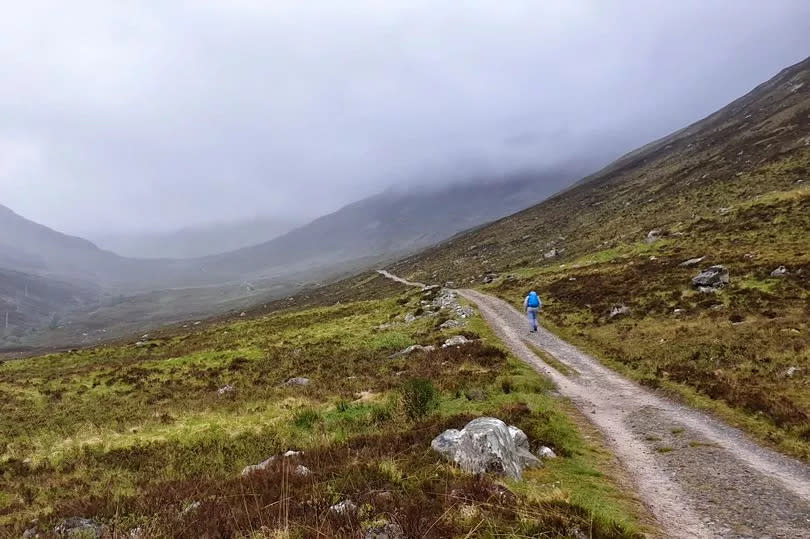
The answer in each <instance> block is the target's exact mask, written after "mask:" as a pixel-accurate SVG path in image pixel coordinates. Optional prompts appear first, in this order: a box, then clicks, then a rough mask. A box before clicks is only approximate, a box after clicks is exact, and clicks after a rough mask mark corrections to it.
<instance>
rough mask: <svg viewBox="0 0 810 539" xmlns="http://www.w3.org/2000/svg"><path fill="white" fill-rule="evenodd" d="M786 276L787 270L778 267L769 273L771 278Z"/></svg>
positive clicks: (783, 267)
mask: <svg viewBox="0 0 810 539" xmlns="http://www.w3.org/2000/svg"><path fill="white" fill-rule="evenodd" d="M787 274H788V270H787V268H786V267H785V266H779V267H778V268H776V269H775V270H773V271H772V272H771V277H784V276H785V275H787Z"/></svg>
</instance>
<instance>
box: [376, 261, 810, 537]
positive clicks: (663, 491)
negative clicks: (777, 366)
mask: <svg viewBox="0 0 810 539" xmlns="http://www.w3.org/2000/svg"><path fill="white" fill-rule="evenodd" d="M379 273H380V274H382V275H384V276H386V277H388V278H389V279H393V280H395V281H397V282H399V283H402V284H405V285H409V286H416V287H421V288H424V287H425V285H424V284H422V283H415V282H412V281H408V280H406V279H402V278H400V277H397V276H396V275H393V274H391V273H389V272H387V271H384V270H380V271H379ZM458 293H459V294H460V295H461V296H463V297H465V298H467V299H468V300H470V301H472V302H473V303H475V304H476V305H478V308H479V310H480V311H481V314H482V315H483V316H484V318H485V320H486V321H487V323H488V324H489V325H490V326H491V327H492V329H493V330H494V331H495V333H496V334H497V335H498V337H499V338H501V339H502V340H503V342H504V343H505V344H506V345H507V346H508V347H509V348H510V349H511V350H512V353H513V354H515V356H517V357H518V358H520V359H521V360H523V361H525V362H526V363H528V364H529V365H531V366H532V367H534V368H535V370H537V371H538V372H540V373H541V374H543V375H545V376H547V377H549V378H551V379H552V380H553V381H554V383H555V384H556V385H557V388H558V391H559V392H560V394H562V395H563V396H565V397H568V398H570V399H571V401H572V402H573V403H574V404H575V405H576V406H577V408H578V409H579V410H580V411H581V412H583V413H584V414H585V415H586V417H588V418H589V419H590V420H591V422H592V423H593V424H594V425H595V426H596V427H597V428H599V430H601V431H602V433H603V434H604V435H605V437H606V438H607V440H608V442H609V444H610V446H611V449H612V450H613V451H614V452H615V454H616V456H617V457H618V458H619V460H620V461H621V463H622V465H623V466H624V467H625V469H626V470H627V472H628V474H629V476H630V477H631V479H632V480H633V481H634V483H635V486H636V488H637V490H638V493H639V495H640V496H641V498H642V499H643V500H644V502H645V503H646V504H647V505H648V506H649V508H650V510H651V511H652V513H653V515H655V517H656V519H657V520H658V521H659V524H660V525H661V529H662V531H663V532H664V533H665V534H667V536H669V537H673V538H678V539H680V538H687V537H695V538H710V537H711V538H713V537H723V538H777V537H779V538H810V468H808V467H807V466H806V465H805V464H803V463H801V462H799V461H797V460H795V459H791V458H789V457H786V456H784V455H782V454H780V453H777V452H775V451H772V450H770V449H767V448H764V447H762V446H760V445H758V444H756V443H755V442H753V441H752V440H751V439H750V438H749V437H748V436H746V435H745V434H744V433H743V432H742V431H740V430H738V429H736V428H733V427H730V426H728V425H726V424H725V423H723V422H721V421H719V420H717V419H715V418H713V417H711V416H709V415H707V414H705V413H702V412H699V411H697V410H694V409H692V408H689V407H686V406H683V405H680V404H677V403H674V402H672V401H670V400H668V399H666V398H663V397H661V396H659V395H656V394H654V393H652V392H650V391H649V390H647V389H645V388H643V387H641V386H639V385H638V384H636V383H634V382H632V381H630V380H628V379H626V378H624V377H623V376H621V375H620V374H618V373H616V372H614V371H612V370H610V369H608V368H607V367H605V366H604V365H602V364H601V363H600V362H599V361H597V360H596V359H594V358H593V357H591V356H589V355H587V354H585V353H584V352H582V351H581V350H579V349H577V348H576V347H574V346H572V345H571V344H569V343H567V342H566V341H564V340H562V339H560V338H559V337H557V336H556V335H554V334H553V333H551V332H549V331H547V330H545V329H543V328H540V330H539V331H538V332H537V333H529V331H528V329H529V327H528V322H527V320H526V319H525V317H524V315H523V314H522V313H520V312H518V311H517V310H516V309H515V308H514V307H512V306H511V305H509V304H508V303H506V302H505V301H503V300H501V299H498V298H495V297H493V296H490V295H487V294H484V293H481V292H478V291H476V290H458ZM527 342H530V343H531V344H532V345H534V346H535V347H537V348H540V349H542V350H543V351H545V352H546V353H548V354H550V355H551V356H553V357H554V358H555V359H556V360H557V361H560V362H561V363H563V364H565V365H566V366H568V367H569V368H570V370H571V372H569V373H568V375H564V374H562V373H560V372H559V371H557V370H556V369H554V368H553V367H552V366H551V365H549V364H547V363H545V362H544V361H543V360H542V359H541V358H540V357H538V356H537V355H536V354H535V353H534V352H533V351H532V350H531V349H530V348H529V347H528V346H527V344H526V343H527Z"/></svg>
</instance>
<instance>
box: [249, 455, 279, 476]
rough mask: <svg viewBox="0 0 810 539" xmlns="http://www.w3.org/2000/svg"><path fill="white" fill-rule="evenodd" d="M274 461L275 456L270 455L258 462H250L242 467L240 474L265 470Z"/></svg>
mask: <svg viewBox="0 0 810 539" xmlns="http://www.w3.org/2000/svg"><path fill="white" fill-rule="evenodd" d="M275 461H276V457H270V458H269V459H267V460H263V461H262V462H260V463H258V464H251V465H250V466H245V467H244V468H242V476H243V477H244V476H246V475H250V474H252V473H254V472H259V471H261V470H266V469H267V468H268V467H269V466H270V465H271V464H273V463H274V462H275Z"/></svg>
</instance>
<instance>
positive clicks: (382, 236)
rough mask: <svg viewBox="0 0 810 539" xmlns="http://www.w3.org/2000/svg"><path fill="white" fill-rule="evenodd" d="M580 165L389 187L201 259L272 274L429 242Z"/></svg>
mask: <svg viewBox="0 0 810 539" xmlns="http://www.w3.org/2000/svg"><path fill="white" fill-rule="evenodd" d="M574 173H576V171H575V170H568V171H552V172H548V173H544V174H536V175H534V174H527V175H524V176H520V177H514V178H509V179H507V180H506V181H502V182H497V183H496V182H490V183H482V182H478V183H467V184H462V185H454V186H450V187H446V188H440V189H434V190H424V191H419V192H413V191H412V192H405V193H399V192H396V191H389V192H386V193H382V194H380V195H376V196H373V197H370V198H367V199H364V200H361V201H359V202H356V203H354V204H350V205H348V206H346V207H344V208H342V209H340V210H338V211H337V212H335V213H333V214H331V215H327V216H324V217H321V218H320V219H316V220H315V221H313V222H312V223H310V224H308V225H306V226H304V227H301V228H298V229H296V230H293V231H292V232H290V233H288V234H285V235H284V236H281V237H280V238H276V239H274V240H272V241H270V242H267V243H265V244H262V245H258V246H255V247H250V248H246V249H241V250H239V251H236V252H233V253H227V254H225V255H222V256H217V257H208V258H206V259H203V260H201V261H200V262H201V265H202V267H203V268H204V270H205V271H206V272H212V273H214V274H223V275H224V274H234V275H243V276H244V275H252V276H257V275H264V276H268V275H273V274H277V273H279V272H283V271H293V270H295V271H297V270H300V269H303V268H312V267H316V266H329V265H333V264H338V263H345V262H347V261H350V260H353V259H358V258H370V259H378V260H380V259H384V258H387V257H389V258H390V257H391V256H392V255H397V254H400V255H401V254H403V253H406V252H409V251H414V250H417V249H419V248H423V247H425V246H427V245H431V244H433V243H436V242H437V241H441V240H443V239H446V238H448V237H450V236H452V235H454V234H456V233H458V232H460V231H462V230H465V229H467V228H470V227H473V226H478V225H481V224H483V223H486V222H489V221H492V220H493V219H497V218H499V217H502V216H503V215H507V214H509V213H512V212H514V211H517V210H519V209H522V208H525V207H527V206H529V205H531V204H532V203H535V202H537V201H538V200H541V199H542V198H543V197H544V196H546V195H547V194H548V191H547V190H548V189H549V187H548V186H549V185H556V186H559V185H564V184H565V183H567V182H568V181H570V180H571V179H572V178H573V174H574Z"/></svg>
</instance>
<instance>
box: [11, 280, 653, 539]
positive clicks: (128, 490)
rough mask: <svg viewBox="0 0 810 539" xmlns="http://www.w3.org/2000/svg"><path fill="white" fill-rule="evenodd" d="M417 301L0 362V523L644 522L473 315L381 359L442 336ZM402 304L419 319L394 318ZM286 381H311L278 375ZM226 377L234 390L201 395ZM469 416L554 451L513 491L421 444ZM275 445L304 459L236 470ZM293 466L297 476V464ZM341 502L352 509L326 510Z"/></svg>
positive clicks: (501, 528)
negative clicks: (431, 398)
mask: <svg viewBox="0 0 810 539" xmlns="http://www.w3.org/2000/svg"><path fill="white" fill-rule="evenodd" d="M435 294H436V292H435V291H434V292H429V293H427V295H423V293H421V292H418V291H408V292H403V293H402V294H400V295H399V296H395V297H390V298H385V299H381V300H370V301H364V302H357V303H351V304H343V305H336V306H332V307H319V308H314V309H306V310H302V311H288V312H284V313H279V314H275V315H269V316H265V317H262V318H257V319H255V320H247V321H238V322H232V323H227V324H220V325H214V326H211V327H206V328H204V329H201V330H199V331H197V332H193V333H189V334H181V335H176V336H172V337H170V338H166V339H164V340H160V341H158V342H155V343H154V344H155V346H154V347H141V348H136V347H134V346H131V345H123V346H119V347H106V348H100V349H93V350H87V351H83V352H79V353H76V354H63V355H54V356H49V357H45V358H33V359H29V360H21V361H18V362H12V363H7V364H4V365H3V366H2V367H0V383H2V385H0V396H1V397H2V399H3V405H4V410H8V413H7V414H5V415H4V418H3V420H2V421H3V423H2V427H3V429H4V432H8V433H10V437H9V438H8V439H6V440H4V446H3V447H2V448H0V449H2V450H3V453H2V457H0V458H1V460H0V471H1V472H2V473H0V487H2V488H0V491H2V492H3V495H2V496H0V526H2V527H0V530H2V531H3V532H4V533H8V534H12V535H13V534H19V533H21V531H22V530H23V529H25V528H28V527H30V526H32V525H36V526H37V527H39V528H40V529H42V530H48V529H51V528H52V527H53V525H55V523H56V522H58V521H59V520H60V519H62V518H66V517H70V516H82V517H88V518H93V519H96V520H98V521H99V522H103V523H105V524H106V525H107V526H108V527H109V529H110V530H111V531H112V532H114V533H116V534H120V533H130V532H131V531H132V530H140V533H141V534H142V535H141V536H149V537H152V536H156V537H161V536H181V537H202V536H245V537H247V536H254V537H265V536H273V535H278V533H282V534H286V535H287V536H293V537H308V536H315V535H324V534H325V535H348V536H352V535H356V534H357V533H360V531H361V530H364V529H368V528H371V527H374V526H375V525H379V524H381V523H382V522H384V521H387V522H394V523H396V524H397V525H399V526H400V527H401V528H402V529H403V530H404V531H405V533H407V534H408V535H409V536H417V535H418V536H433V537H446V536H464V535H465V534H467V533H469V532H470V531H471V530H475V531H474V535H479V536H492V535H499V536H525V535H531V534H538V533H546V534H550V535H551V536H567V535H573V534H576V533H580V532H582V533H586V534H592V535H593V536H594V537H632V536H636V535H639V534H640V533H641V532H642V531H644V530H646V528H645V524H641V522H642V521H644V518H643V516H642V513H643V510H642V509H641V508H640V506H639V505H638V504H637V503H636V501H635V500H634V498H633V495H632V493H631V492H627V491H625V490H624V488H625V487H626V485H617V483H616V482H615V481H614V479H613V475H614V470H612V469H607V468H609V467H610V462H609V455H608V454H607V453H606V452H605V451H604V450H603V449H601V448H600V447H599V445H598V444H597V443H595V441H594V440H593V439H591V440H588V439H586V438H584V437H583V436H582V435H581V434H580V433H579V431H578V429H577V427H576V425H575V424H574V423H572V421H571V420H570V419H569V418H568V417H567V416H566V414H565V413H563V412H562V411H561V407H564V406H565V405H566V404H565V403H564V402H561V401H560V400H559V399H556V398H554V397H552V396H551V395H549V393H548V391H549V389H550V384H549V382H548V381H547V380H545V379H544V378H542V377H541V376H539V375H538V374H537V373H535V372H534V371H532V370H531V369H529V368H528V367H527V366H525V365H523V364H522V363H519V362H517V361H516V360H515V359H514V358H512V357H510V356H509V355H508V354H507V353H506V352H505V351H504V350H503V348H501V347H500V345H499V344H498V343H497V342H496V340H495V337H494V335H493V334H492V333H491V332H490V331H489V328H488V327H487V326H486V325H485V324H484V323H483V321H482V320H481V319H480V317H474V318H472V319H469V320H462V321H461V322H462V323H464V324H466V325H465V326H464V327H462V328H459V329H460V330H461V332H462V333H464V334H466V335H467V336H468V337H470V338H476V341H475V342H473V343H471V344H468V345H464V346H461V347H451V348H446V349H442V348H438V349H437V350H435V351H433V352H427V353H425V352H415V353H413V354H411V355H409V356H403V357H398V358H390V357H389V356H391V354H392V353H393V352H396V351H397V350H399V349H400V348H402V347H404V346H407V345H409V344H412V343H420V344H438V343H441V342H443V340H444V339H446V338H447V337H448V336H450V335H452V334H453V331H455V332H458V331H459V330H453V331H443V330H441V329H440V328H439V327H438V326H439V325H440V323H441V322H443V321H445V320H446V319H448V317H449V316H448V314H447V312H446V311H440V312H438V313H436V314H435V315H430V306H429V305H424V304H423V303H422V302H423V301H427V302H431V301H432V300H433V299H434V297H433V296H434V295H435ZM419 309H421V311H419ZM408 312H422V313H423V316H422V317H420V318H418V319H417V320H416V321H414V322H412V323H410V324H408V323H405V322H404V321H403V315H404V314H406V313H408ZM425 314H427V316H425ZM293 376H306V377H308V378H309V379H310V380H311V382H310V384H309V385H306V386H294V385H284V384H283V382H284V381H285V380H287V379H288V378H291V377H293ZM411 379H427V380H430V381H431V385H432V386H433V387H434V388H435V390H436V391H437V395H438V397H437V399H436V400H437V403H436V408H435V409H434V410H433V411H432V412H430V413H428V414H427V415H425V416H424V417H418V418H415V419H413V420H411V419H408V418H407V417H406V416H405V415H404V412H403V409H402V406H401V404H400V399H401V388H402V386H403V384H404V383H405V382H407V381H408V380H411ZM226 384H230V385H231V386H232V387H233V388H234V389H233V390H232V391H226V392H224V393H222V394H220V395H218V394H217V389H218V388H222V387H225V386H226ZM483 414H487V415H494V416H497V417H500V418H501V419H503V420H505V421H507V422H509V423H510V424H515V425H517V426H519V427H520V428H522V429H524V430H525V432H526V433H527V434H528V435H529V438H530V440H531V441H532V444H533V447H534V448H537V447H539V445H541V444H542V445H548V446H550V447H552V448H553V449H554V450H555V451H557V453H558V454H559V455H560V458H558V459H555V460H551V461H548V462H547V463H546V465H545V466H544V467H543V468H541V469H537V470H530V471H527V472H526V474H525V478H524V481H521V482H512V481H503V480H500V479H498V478H497V477H490V476H483V477H478V478H476V477H471V476H469V475H467V474H464V473H462V472H461V471H460V470H458V468H456V467H455V466H453V465H451V464H449V463H446V462H443V461H442V460H441V459H440V458H439V457H438V456H437V455H436V454H435V453H433V452H432V451H431V450H430V441H431V439H432V438H433V437H435V436H436V435H437V434H439V433H440V432H441V431H442V430H443V429H445V428H450V427H454V428H460V427H462V426H463V425H464V424H465V423H466V422H467V421H469V420H470V419H472V418H473V417H476V416H479V415H483ZM290 449H295V450H300V451H302V452H303V454H302V455H300V456H293V457H290V458H289V459H284V458H279V459H277V460H276V461H274V463H272V464H271V465H270V466H268V467H267V468H266V469H265V470H262V471H258V472H256V473H254V474H252V475H250V476H248V477H241V476H240V470H241V469H242V468H243V467H244V466H246V465H248V464H255V463H257V462H260V461H263V460H265V459H267V458H268V457H269V456H272V455H280V454H282V453H283V452H285V451H287V450H290ZM299 465H300V466H305V467H306V468H307V469H308V470H309V471H310V473H309V474H306V475H297V474H296V473H295V471H296V469H297V466H299ZM345 499H352V500H353V501H354V502H355V503H356V504H357V505H358V511H357V512H356V513H355V514H352V515H336V514H334V513H333V512H330V511H329V510H328V507H329V506H330V505H332V504H334V503H337V502H339V501H341V500H345ZM32 521H33V522H34V524H32Z"/></svg>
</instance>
